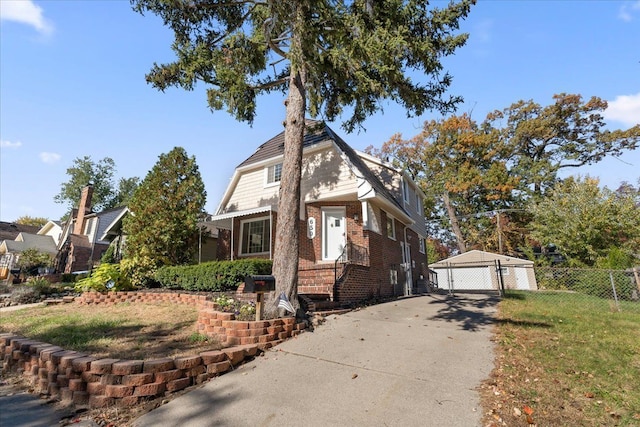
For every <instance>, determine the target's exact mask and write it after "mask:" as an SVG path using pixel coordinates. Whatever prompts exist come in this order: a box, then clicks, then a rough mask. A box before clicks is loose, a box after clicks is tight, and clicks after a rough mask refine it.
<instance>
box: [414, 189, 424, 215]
mask: <svg viewBox="0 0 640 427" xmlns="http://www.w3.org/2000/svg"><path fill="white" fill-rule="evenodd" d="M416 212H418V213H419V214H421V215H424V208H423V207H422V198H421V197H420V193H418V192H417V191H416Z"/></svg>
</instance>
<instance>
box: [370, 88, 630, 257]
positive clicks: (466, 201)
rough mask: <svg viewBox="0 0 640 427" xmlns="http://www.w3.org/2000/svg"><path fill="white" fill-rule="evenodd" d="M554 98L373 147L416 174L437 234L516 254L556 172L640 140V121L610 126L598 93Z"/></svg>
mask: <svg viewBox="0 0 640 427" xmlns="http://www.w3.org/2000/svg"><path fill="white" fill-rule="evenodd" d="M553 99H554V103H553V104H551V105H549V106H546V107H542V106H540V105H539V104H537V103H535V102H533V101H518V102H516V103H514V104H512V105H511V106H510V107H508V108H506V109H504V110H496V111H494V112H492V113H490V114H489V115H488V116H487V118H486V120H485V121H484V122H482V123H480V124H478V123H476V122H475V121H474V120H472V119H471V117H469V116H468V115H467V114H463V115H460V116H452V117H449V118H447V119H442V120H431V121H427V122H425V123H424V127H423V129H422V132H420V133H419V134H418V135H416V136H414V137H413V138H411V139H408V140H405V139H403V138H402V135H400V134H397V135H394V136H393V137H392V138H391V139H390V140H389V141H387V142H385V143H384V144H383V146H382V147H381V148H380V149H379V150H378V149H374V148H370V149H369V152H371V153H373V154H375V155H378V156H382V157H390V158H392V159H393V162H395V163H396V165H397V166H399V167H402V168H405V169H406V170H407V171H408V172H409V173H410V174H411V175H412V176H413V177H414V179H416V181H417V182H418V183H419V185H420V186H421V188H422V190H423V191H424V192H425V194H426V195H427V196H428V200H427V203H425V214H426V216H427V218H428V219H429V220H430V221H429V224H430V225H431V226H432V227H431V230H432V233H433V234H432V235H436V236H438V237H439V238H443V239H444V240H447V237H448V238H449V241H450V242H451V243H453V244H454V245H455V247H456V248H457V250H458V251H459V252H465V251H467V250H468V249H470V248H477V249H483V250H490V251H496V252H502V253H514V252H518V251H519V250H520V249H521V248H523V247H526V246H530V245H529V244H530V241H529V237H530V236H529V231H528V230H527V224H528V223H529V222H530V221H531V219H532V216H531V213H530V211H529V208H528V205H529V203H530V202H532V201H536V200H540V199H542V198H544V196H545V194H546V193H547V192H549V191H550V190H551V189H553V187H554V185H555V184H556V183H557V182H559V178H558V172H559V171H561V170H563V169H569V168H578V167H580V166H584V165H588V164H592V163H596V162H598V161H600V160H602V159H603V158H605V157H606V156H617V155H620V154H621V153H622V152H623V151H625V150H633V149H635V148H636V147H637V145H638V141H639V140H640V125H636V126H634V127H632V128H630V129H628V130H609V129H606V123H605V122H604V118H603V116H602V115H601V112H603V111H604V110H605V109H606V108H607V103H606V101H603V100H601V99H600V98H597V97H592V98H591V99H589V100H588V101H586V102H584V101H583V100H582V97H581V96H580V95H570V94H569V95H567V94H560V95H555V96H554V97H553ZM433 226H435V228H434V227H433Z"/></svg>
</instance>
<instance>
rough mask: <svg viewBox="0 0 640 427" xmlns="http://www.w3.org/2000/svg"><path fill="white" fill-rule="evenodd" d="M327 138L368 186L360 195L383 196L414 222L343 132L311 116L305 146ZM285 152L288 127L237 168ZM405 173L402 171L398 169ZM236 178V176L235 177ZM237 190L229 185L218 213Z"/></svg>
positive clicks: (244, 167) (390, 204)
mask: <svg viewBox="0 0 640 427" xmlns="http://www.w3.org/2000/svg"><path fill="white" fill-rule="evenodd" d="M323 142H331V143H333V145H334V146H335V147H336V149H337V150H338V151H339V152H340V153H341V155H342V157H343V159H344V160H345V161H346V162H347V163H348V164H349V166H350V168H351V169H352V171H353V172H354V174H355V175H356V177H357V178H358V179H360V180H361V181H362V182H363V183H365V184H366V185H365V186H361V187H362V194H360V192H359V194H358V196H359V198H360V199H369V198H378V199H380V198H382V200H384V201H385V202H386V203H385V204H387V206H392V208H393V209H394V210H395V211H397V212H396V214H397V213H400V216H402V217H403V218H399V219H403V220H404V221H405V222H412V220H411V215H410V214H409V213H408V212H407V211H406V209H405V208H404V206H403V205H402V204H401V203H400V201H398V200H397V199H396V197H394V196H393V194H391V192H390V191H389V190H388V189H387V187H386V186H385V185H384V184H383V183H382V182H381V181H380V179H379V178H378V176H377V175H376V174H374V173H373V172H372V171H371V169H369V167H368V166H367V165H366V164H365V162H364V161H363V160H362V157H361V156H360V155H359V154H358V153H357V152H356V151H355V150H354V149H353V148H351V147H350V146H349V145H348V144H347V143H346V142H345V141H344V140H343V139H342V138H341V137H340V136H338V135H337V134H336V133H335V132H334V131H333V130H332V129H331V128H329V126H327V125H326V124H325V123H324V122H321V121H316V120H307V121H306V126H305V135H304V142H303V149H305V148H309V147H312V146H314V145H318V144H321V143H323ZM283 155H284V131H283V132H281V133H279V134H278V135H276V136H274V137H273V138H271V139H269V140H268V141H266V142H265V143H263V144H262V145H260V146H259V147H258V149H257V150H256V151H255V152H254V153H253V154H252V155H251V156H249V158H247V159H246V160H244V161H243V162H242V163H240V164H239V165H238V167H237V168H236V177H237V174H238V170H242V169H246V168H248V167H251V166H252V165H258V164H260V163H265V162H268V161H269V160H271V159H276V158H281V157H282V156H283ZM396 172H398V173H400V174H401V173H402V172H400V171H396ZM232 181H233V180H232ZM232 190H233V182H232V184H231V185H230V186H229V188H228V189H227V193H226V194H225V196H224V197H223V200H222V203H221V205H220V208H219V209H218V212H217V213H218V215H221V214H224V212H221V210H220V209H221V208H222V207H223V205H224V203H225V199H227V198H228V197H229V196H230V194H229V191H232Z"/></svg>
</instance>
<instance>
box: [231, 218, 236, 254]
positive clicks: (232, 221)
mask: <svg viewBox="0 0 640 427" xmlns="http://www.w3.org/2000/svg"><path fill="white" fill-rule="evenodd" d="M234 220H235V218H231V248H230V249H231V254H230V255H231V261H233V260H234V259H235V258H234V257H233V225H234V224H233V223H234V222H235V221H234Z"/></svg>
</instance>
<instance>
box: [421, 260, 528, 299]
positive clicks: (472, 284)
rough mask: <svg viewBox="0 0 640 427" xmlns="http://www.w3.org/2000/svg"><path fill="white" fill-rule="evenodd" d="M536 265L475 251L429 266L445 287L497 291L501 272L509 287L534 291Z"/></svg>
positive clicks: (439, 283) (458, 289)
mask: <svg viewBox="0 0 640 427" xmlns="http://www.w3.org/2000/svg"><path fill="white" fill-rule="evenodd" d="M533 264H534V263H533V261H529V260H526V259H520V258H515V257H512V256H505V255H499V254H494V253H491V252H484V251H479V250H472V251H469V252H465V253H463V254H460V255H456V256H453V257H450V258H447V259H443V260H441V261H438V262H436V263H433V264H429V268H430V269H432V270H434V271H435V272H436V273H437V275H438V287H439V288H440V289H444V290H451V291H487V290H496V291H497V290H499V288H500V286H499V283H500V276H499V275H500V274H501V275H502V280H503V281H504V286H505V288H506V289H526V290H534V289H538V285H537V283H536V276H535V274H534V270H533ZM498 266H499V267H500V269H498Z"/></svg>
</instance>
